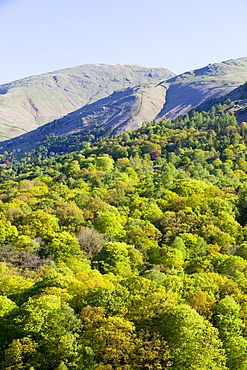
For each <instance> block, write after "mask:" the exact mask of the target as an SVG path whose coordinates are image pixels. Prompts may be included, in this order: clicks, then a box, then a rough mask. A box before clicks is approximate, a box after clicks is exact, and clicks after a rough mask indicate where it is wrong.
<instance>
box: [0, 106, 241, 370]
mask: <svg viewBox="0 0 247 370" xmlns="http://www.w3.org/2000/svg"><path fill="white" fill-rule="evenodd" d="M0 162H1V164H0V171H1V172H0V173H1V178H0V224H1V227H0V261H1V262H0V325H1V331H0V348H1V350H0V369H3V370H47V369H50V370H66V369H69V370H74V369H78V370H84V369H85V370H138V369H140V370H162V369H171V370H184V369H189V370H246V369H247V223H246V222H247V123H246V122H242V123H241V124H238V122H237V120H236V118H235V116H234V114H232V113H231V112H230V111H228V112H227V113H226V105H224V103H223V104H216V105H214V106H212V107H211V109H210V111H208V112H205V111H202V112H199V111H192V112H190V113H189V114H186V115H185V116H184V117H178V118H176V119H174V120H172V121H165V120H163V121H161V122H150V123H145V124H143V126H142V127H141V128H140V129H138V130H136V131H127V132H125V133H123V134H122V135H120V136H118V137H115V136H112V135H111V134H110V132H104V131H102V130H101V129H100V126H99V127H97V125H96V128H95V129H94V130H92V131H91V132H89V133H85V134H78V135H63V136H60V137H59V136H54V135H48V136H46V138H45V140H44V141H43V142H42V143H40V146H39V147H38V148H37V149H34V150H32V151H30V152H27V153H25V154H21V151H19V150H18V149H16V150H13V151H12V152H8V151H5V152H4V153H3V154H2V155H1V156H0Z"/></svg>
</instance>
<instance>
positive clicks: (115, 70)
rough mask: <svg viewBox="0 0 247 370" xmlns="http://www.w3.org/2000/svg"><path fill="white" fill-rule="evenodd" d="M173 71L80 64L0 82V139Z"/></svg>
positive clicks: (169, 76) (19, 133)
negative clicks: (1, 83) (3, 83)
mask: <svg viewBox="0 0 247 370" xmlns="http://www.w3.org/2000/svg"><path fill="white" fill-rule="evenodd" d="M173 76H175V74H174V73H173V72H171V71H169V70H167V69H165V68H149V67H141V66H136V65H105V64H98V65H90V64H88V65H82V66H79V67H74V68H68V69H64V70H59V71H55V72H50V73H46V74H43V75H39V76H32V77H28V78H24V79H22V80H18V81H14V82H11V83H9V84H5V85H1V86H0V139H2V140H5V139H8V138H11V137H15V136H18V135H21V134H23V133H25V132H28V131H31V130H34V129H36V128H37V127H39V126H40V125H43V124H45V123H47V122H51V121H53V120H54V119H58V118H61V117H63V116H64V115H66V114H68V113H69V112H72V111H75V110H76V109H78V108H80V107H82V106H84V105H86V104H89V103H93V102H95V101H97V100H99V99H102V98H104V97H106V96H108V95H110V94H111V93H113V92H114V91H116V90H119V89H123V88H129V87H132V86H135V85H139V84H141V83H150V82H151V83H152V82H155V83H157V82H158V81H160V80H164V79H165V80H166V79H168V78H171V77H173Z"/></svg>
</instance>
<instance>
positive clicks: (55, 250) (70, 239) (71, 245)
mask: <svg viewBox="0 0 247 370" xmlns="http://www.w3.org/2000/svg"><path fill="white" fill-rule="evenodd" d="M47 248H48V253H49V255H51V256H53V257H54V259H55V260H56V261H66V259H67V258H70V257H71V256H76V255H79V254H80V246H79V243H78V240H77V238H76V237H75V236H73V235H71V234H69V233H68V232H67V231H62V232H61V233H60V234H56V235H54V237H53V238H52V240H51V241H49V242H48V243H47Z"/></svg>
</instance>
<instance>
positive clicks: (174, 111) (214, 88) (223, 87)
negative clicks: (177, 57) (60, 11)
mask: <svg viewBox="0 0 247 370" xmlns="http://www.w3.org/2000/svg"><path fill="white" fill-rule="evenodd" d="M246 81H247V58H240V59H232V60H228V61H225V62H222V63H215V64H209V65H208V66H207V67H204V68H201V69H196V70H194V71H189V72H186V73H183V74H181V75H179V76H176V77H173V78H171V79H170V80H168V81H166V83H165V85H166V86H167V84H169V87H168V90H167V94H166V101H165V104H164V107H163V109H162V110H161V112H160V113H159V114H158V116H157V118H158V119H163V118H166V119H168V120H169V119H172V118H175V117H177V116H179V115H183V114H185V113H186V112H188V111H189V110H191V109H193V108H196V107H197V106H199V105H200V104H202V103H203V102H204V101H206V100H208V99H212V98H214V99H216V98H219V97H221V96H222V95H226V94H228V93H230V92H231V91H232V90H234V89H236V88H237V87H238V86H239V85H242V84H244V83H245V82H246Z"/></svg>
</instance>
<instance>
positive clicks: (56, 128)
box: [1, 84, 166, 151]
mask: <svg viewBox="0 0 247 370" xmlns="http://www.w3.org/2000/svg"><path fill="white" fill-rule="evenodd" d="M165 94H166V88H165V87H164V86H163V85H156V84H143V85H141V86H139V87H134V88H128V89H124V90H120V91H116V92H114V93H113V94H111V95H110V96H108V97H106V98H103V99H100V100H98V101H97V102H95V103H92V104H88V105H86V106H84V107H82V108H81V109H78V110H76V111H75V112H72V113H69V114H68V115H66V116H65V117H63V118H60V119H58V120H55V121H53V122H50V123H47V124H45V125H43V126H41V127H39V128H38V129H36V130H33V131H31V132H28V133H26V134H24V135H21V136H19V137H16V138H13V139H11V140H8V141H5V142H3V143H1V146H2V148H1V150H4V149H7V150H12V149H13V148H15V149H20V150H21V151H23V150H24V151H28V150H30V149H33V148H36V147H37V146H38V144H39V142H40V141H41V140H43V138H44V136H45V135H48V134H50V133H53V134H55V135H63V134H74V133H79V132H82V131H86V130H91V129H93V128H94V127H97V128H98V129H103V130H110V131H111V133H112V134H115V135H118V134H120V133H121V132H124V131H126V130H134V129H138V128H139V127H140V126H141V124H142V122H144V121H146V122H149V121H152V120H154V118H155V117H156V115H157V114H158V113H159V112H160V110H161V109H162V107H163V103H164V100H165Z"/></svg>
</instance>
